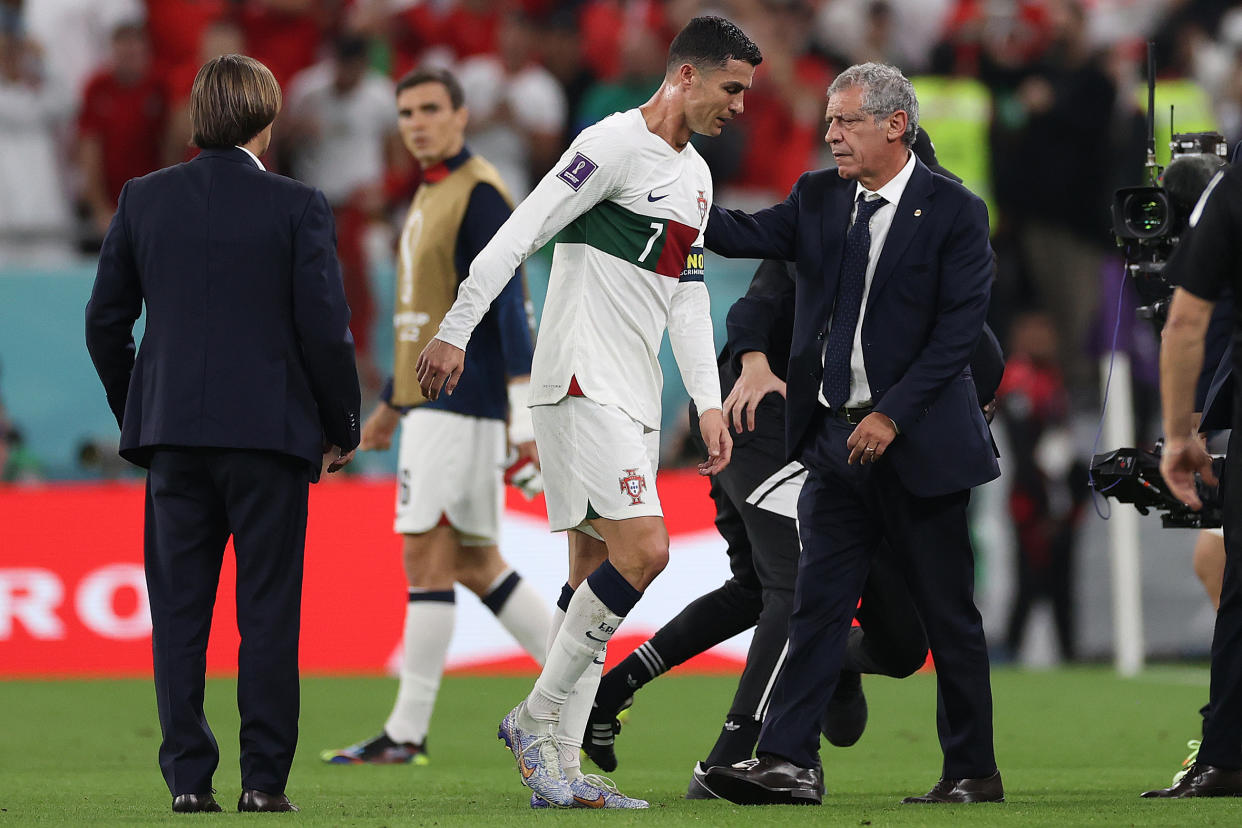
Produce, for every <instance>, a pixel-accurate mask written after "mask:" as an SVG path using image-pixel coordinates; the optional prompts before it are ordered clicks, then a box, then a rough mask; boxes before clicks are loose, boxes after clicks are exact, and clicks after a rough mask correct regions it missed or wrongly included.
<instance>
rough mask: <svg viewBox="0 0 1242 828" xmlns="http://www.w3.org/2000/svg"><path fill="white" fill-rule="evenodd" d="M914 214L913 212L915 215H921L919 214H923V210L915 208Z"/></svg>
mask: <svg viewBox="0 0 1242 828" xmlns="http://www.w3.org/2000/svg"><path fill="white" fill-rule="evenodd" d="M914 214H915V215H916V216H921V215H923V211H922V210H915V211H914Z"/></svg>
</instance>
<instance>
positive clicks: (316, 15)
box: [238, 0, 330, 90]
mask: <svg viewBox="0 0 1242 828" xmlns="http://www.w3.org/2000/svg"><path fill="white" fill-rule="evenodd" d="M329 5H330V4H329V3H328V2H326V0H247V2H244V3H242V4H241V8H240V10H239V12H238V22H239V23H241V27H242V30H243V31H244V32H245V35H246V54H248V55H250V56H251V57H253V58H254V59H255V60H258V61H261V62H262V63H263V65H264V66H266V67H268V68H269V69H271V70H272V74H273V75H275V76H276V80H277V81H278V82H279V83H280V85H281V87H282V88H283V89H285V90H288V88H289V81H291V80H293V76H294V75H296V74H297V73H298V72H301V71H302V70H303V69H305V68H306V67H308V66H310V65H311V64H313V63H314V62H315V61H316V60H317V59H318V57H319V47H320V45H321V44H322V42H323V32H324V29H325V28H326V27H327V24H328V17H329V14H328V6H329Z"/></svg>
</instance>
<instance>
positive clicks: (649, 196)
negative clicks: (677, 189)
mask: <svg viewBox="0 0 1242 828" xmlns="http://www.w3.org/2000/svg"><path fill="white" fill-rule="evenodd" d="M654 192H655V190H652V191H651V192H650V193H647V200H648V201H659V200H660V199H662V198H668V193H665V194H664V195H661V196H658V195H652V193H654Z"/></svg>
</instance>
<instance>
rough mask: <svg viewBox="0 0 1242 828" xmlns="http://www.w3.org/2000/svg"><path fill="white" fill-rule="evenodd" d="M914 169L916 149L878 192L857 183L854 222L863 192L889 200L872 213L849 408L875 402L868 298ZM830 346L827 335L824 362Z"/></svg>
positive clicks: (822, 400)
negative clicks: (866, 355) (865, 340)
mask: <svg viewBox="0 0 1242 828" xmlns="http://www.w3.org/2000/svg"><path fill="white" fill-rule="evenodd" d="M913 173H914V153H912V152H911V153H910V154H909V157H908V158H907V159H906V165H905V166H904V167H902V168H901V170H900V171H899V172H898V173H897V174H896V175H895V176H893V177H892V178H890V179H889V181H888V183H887V184H885V185H884V186H883V187H881V188H880V189H878V190H876V191H875V192H874V193H873V192H872V191H871V190H868V189H867V188H866V187H864V186H863V185H862V184H861V183H859V184H857V185H856V186H855V190H854V206H853V207H852V208H851V210H850V224H851V225H852V224H853V223H854V215H855V214H856V213H857V212H858V196H859V195H862V196H865V197H866V198H868V199H870V198H871V197H872V196H874V195H878V196H880V197H881V198H883V199H884V201H885V202H887V203H886V204H884V206H882V207H880V208H879V209H878V210H876V211H875V213H873V214H872V216H871V249H870V252H869V253H868V254H867V275H866V277H865V279H864V281H863V295H862V307H861V308H859V310H858V325H857V326H856V327H855V328H854V347H853V348H851V349H850V397H849V399H848V400H846V401H845V405H844V407H845V408H857V407H859V406H864V405H871V403H872V399H871V385H870V383H868V382H867V368H866V366H865V365H864V364H863V345H862V331H863V320H864V319H866V317H867V299H868V298H869V296H870V295H871V280H872V279H873V278H875V266H876V263H877V262H878V261H880V252H881V251H882V250H883V249H884V240H885V239H886V238H888V228H889V227H891V226H892V224H893V216H895V215H897V205H898V203H899V202H900V201H901V194H902V193H904V192H905V191H906V184H908V183H910V176H911V175H912V174H913ZM828 327H829V328H831V327H832V320H831V319H830V320H829V321H828ZM827 350H828V338H827V337H824V346H823V348H822V349H821V351H820V355H819V358H820V362H823V360H824V354H825V353H826V352H827ZM819 402H820V404H821V405H824V406H827V405H828V400H827V399H825V398H824V386H823V383H820V386H819ZM829 407H830V406H829Z"/></svg>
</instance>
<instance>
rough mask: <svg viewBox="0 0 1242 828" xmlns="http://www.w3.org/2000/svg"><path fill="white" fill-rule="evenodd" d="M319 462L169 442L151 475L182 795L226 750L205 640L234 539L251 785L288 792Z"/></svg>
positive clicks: (157, 592)
mask: <svg viewBox="0 0 1242 828" xmlns="http://www.w3.org/2000/svg"><path fill="white" fill-rule="evenodd" d="M310 474H311V469H310V467H309V466H308V465H307V463H306V461H305V460H302V459H299V458H295V457H291V456H289V455H284V454H277V453H272V452H259V451H232V450H224V449H176V448H167V449H159V450H157V451H155V452H154V454H153V456H152V458H151V468H150V472H149V473H148V475H147V501H146V530H145V540H144V546H145V560H146V574H147V591H148V593H149V596H150V601H151V624H152V637H151V638H152V649H153V651H154V663H155V691H156V705H157V707H158V709H159V717H160V728H161V730H162V732H163V742H162V743H161V744H160V751H159V758H160V768H161V769H162V770H163V773H164V780H165V781H166V782H167V783H168V789H169V790H170V791H171V792H172V794H173V796H177V795H179V794H183V793H203V792H205V791H209V790H211V781H212V774H213V773H214V772H215V770H216V766H217V765H218V764H219V760H220V754H219V750H218V749H217V746H216V739H215V736H214V735H213V734H212V732H211V728H210V726H208V724H207V719H206V717H205V716H204V714H203V684H204V671H205V668H206V660H207V658H206V656H207V636H208V633H209V631H210V630H211V615H212V609H213V608H214V606H215V601H216V588H217V586H218V584H219V580H220V565H221V562H222V560H223V557H224V548H225V544H226V542H227V541H228V538H229V535H230V534H231V535H232V536H233V547H234V551H235V552H236V556H237V595H236V600H237V627H238V631H239V632H240V633H241V647H240V648H239V650H238V654H237V707H238V710H239V712H240V714H241V731H240V741H241V783H242V787H243V788H253V789H257V790H261V791H266V792H268V793H274V794H278V793H282V792H283V791H284V789H285V782H286V781H287V780H288V777H289V767H290V765H291V764H292V762H293V752H294V748H295V747H296V745H297V738H298V700H299V696H298V630H299V625H300V617H301V601H302V557H303V549H304V544H305V539H306V501H307V491H308V486H309V482H310Z"/></svg>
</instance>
